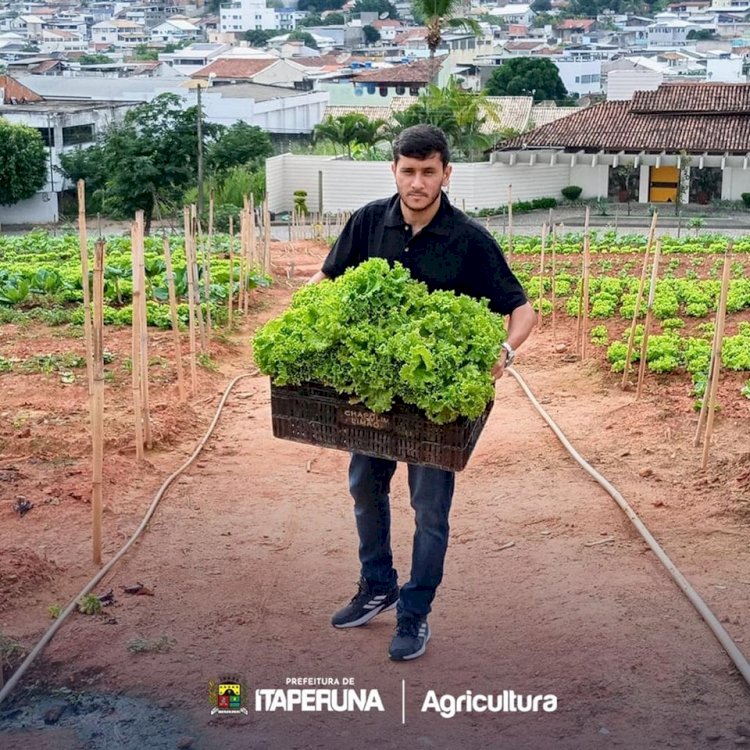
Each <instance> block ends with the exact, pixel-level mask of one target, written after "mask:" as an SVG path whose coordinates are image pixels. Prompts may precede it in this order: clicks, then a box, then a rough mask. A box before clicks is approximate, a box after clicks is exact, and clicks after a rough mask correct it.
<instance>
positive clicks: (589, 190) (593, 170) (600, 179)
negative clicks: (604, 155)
mask: <svg viewBox="0 0 750 750" xmlns="http://www.w3.org/2000/svg"><path fill="white" fill-rule="evenodd" d="M591 158H592V157H591V155H589V154H587V155H585V156H581V161H584V160H585V161H584V163H583V164H581V163H578V164H576V165H575V166H573V167H571V168H570V182H569V183H568V184H569V185H579V186H580V187H582V188H583V192H582V193H581V198H606V197H607V189H608V187H609V166H608V165H607V164H599V165H597V166H595V167H592V166H591ZM586 161H587V162H588V163H585V162H586ZM563 187H564V186H563Z"/></svg>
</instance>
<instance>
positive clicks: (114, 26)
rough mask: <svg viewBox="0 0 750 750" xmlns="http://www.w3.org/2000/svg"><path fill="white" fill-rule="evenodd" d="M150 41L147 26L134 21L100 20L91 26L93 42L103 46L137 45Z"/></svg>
mask: <svg viewBox="0 0 750 750" xmlns="http://www.w3.org/2000/svg"><path fill="white" fill-rule="evenodd" d="M148 41H149V36H148V33H147V32H146V27H145V26H144V25H143V24H140V23H134V22H133V21H121V20H111V21H100V22H99V23H95V24H94V25H93V26H92V27H91V42H92V43H93V44H94V45H101V47H109V46H112V47H135V46H137V45H139V44H146V43H147V42H148Z"/></svg>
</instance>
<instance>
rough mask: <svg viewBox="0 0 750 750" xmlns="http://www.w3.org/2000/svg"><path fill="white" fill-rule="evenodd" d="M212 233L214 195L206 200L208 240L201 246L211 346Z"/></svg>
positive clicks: (207, 329)
mask: <svg viewBox="0 0 750 750" xmlns="http://www.w3.org/2000/svg"><path fill="white" fill-rule="evenodd" d="M213 234H214V197H213V195H211V197H210V198H209V200H208V240H207V243H206V244H205V245H204V246H203V280H204V282H205V283H204V289H205V292H206V342H207V345H208V346H209V347H210V346H211V249H212V247H211V246H212V245H213Z"/></svg>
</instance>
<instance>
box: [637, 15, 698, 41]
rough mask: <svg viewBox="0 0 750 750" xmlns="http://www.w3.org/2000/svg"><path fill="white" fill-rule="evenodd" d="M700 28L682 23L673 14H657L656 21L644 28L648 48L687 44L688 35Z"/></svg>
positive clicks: (685, 22)
mask: <svg viewBox="0 0 750 750" xmlns="http://www.w3.org/2000/svg"><path fill="white" fill-rule="evenodd" d="M699 28H700V27H699V26H697V25H696V24H693V23H690V21H683V20H681V19H679V18H677V16H676V15H675V14H674V13H657V14H656V21H655V22H654V23H653V24H651V25H650V26H648V27H647V28H646V33H647V39H648V45H649V47H673V46H676V45H677V46H682V45H686V44H687V43H688V38H687V37H688V34H689V33H690V32H691V31H693V30H697V29H699Z"/></svg>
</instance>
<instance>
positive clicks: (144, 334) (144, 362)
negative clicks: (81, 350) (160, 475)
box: [135, 211, 154, 450]
mask: <svg viewBox="0 0 750 750" xmlns="http://www.w3.org/2000/svg"><path fill="white" fill-rule="evenodd" d="M135 221H136V225H137V227H138V274H139V276H140V289H141V299H140V303H141V305H140V307H141V309H140V314H139V319H140V327H139V332H140V341H141V405H142V408H143V438H144V440H145V441H146V448H148V449H149V450H151V448H153V447H154V441H153V437H152V435H151V407H150V403H149V395H148V310H147V308H146V268H145V257H144V256H145V250H144V242H143V211H138V212H137V213H136V220H135Z"/></svg>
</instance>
